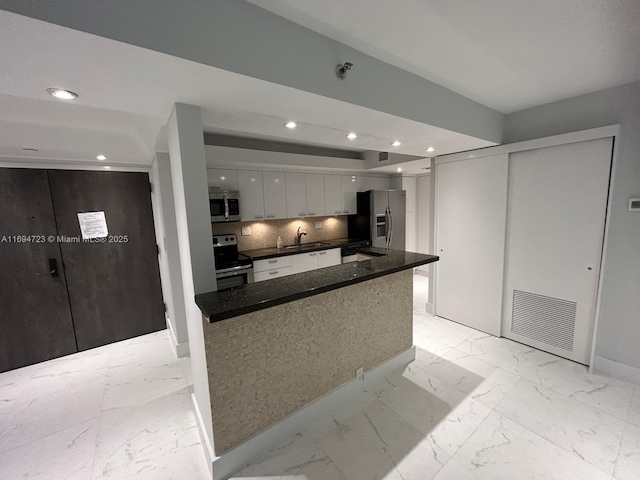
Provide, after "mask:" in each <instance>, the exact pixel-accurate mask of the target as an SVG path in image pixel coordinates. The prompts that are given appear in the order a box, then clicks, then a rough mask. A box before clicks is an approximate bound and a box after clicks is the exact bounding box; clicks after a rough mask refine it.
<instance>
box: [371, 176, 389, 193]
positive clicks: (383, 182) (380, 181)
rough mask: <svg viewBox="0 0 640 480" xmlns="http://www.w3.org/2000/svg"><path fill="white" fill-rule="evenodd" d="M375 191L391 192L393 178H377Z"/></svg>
mask: <svg viewBox="0 0 640 480" xmlns="http://www.w3.org/2000/svg"><path fill="white" fill-rule="evenodd" d="M374 182H375V188H374V190H389V189H390V188H391V178H389V177H375V180H374Z"/></svg>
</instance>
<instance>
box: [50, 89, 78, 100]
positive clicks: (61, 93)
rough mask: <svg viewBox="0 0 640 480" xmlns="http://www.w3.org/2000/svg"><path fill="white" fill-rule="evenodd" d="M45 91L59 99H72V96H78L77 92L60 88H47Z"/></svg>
mask: <svg viewBox="0 0 640 480" xmlns="http://www.w3.org/2000/svg"><path fill="white" fill-rule="evenodd" d="M47 92H49V95H53V96H54V97H56V98H59V99H60V100H73V99H74V98H78V94H77V93H73V92H70V91H69V90H64V89H62V88H47Z"/></svg>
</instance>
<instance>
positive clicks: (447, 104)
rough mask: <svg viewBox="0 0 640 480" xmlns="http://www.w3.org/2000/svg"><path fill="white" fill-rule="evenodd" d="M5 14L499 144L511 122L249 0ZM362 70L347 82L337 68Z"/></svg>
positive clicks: (24, 9)
mask: <svg viewBox="0 0 640 480" xmlns="http://www.w3.org/2000/svg"><path fill="white" fill-rule="evenodd" d="M0 8H1V9H4V10H7V11H10V12H14V13H18V14H22V15H26V16H29V17H33V18H37V19H40V20H44V21H46V22H50V23H55V24H58V25H63V26H66V27H69V28H73V29H76V30H81V31H85V32H88V33H92V34H95V35H99V36H102V37H106V38H111V39H114V40H118V41H121V42H124V43H129V44H132V45H137V46H140V47H143V48H148V49H150V50H155V51H158V52H163V53H167V54H169V55H174V56H177V57H181V58H185V59H188V60H192V61H195V62H198V63H202V64H205V65H211V66H214V67H217V68H221V69H223V70H228V71H231V72H235V73H239V74H242V75H247V76H250V77H254V78H259V79H262V80H266V81H269V82H273V83H277V84H281V85H286V86H289V87H293V88H297V89H299V90H303V91H306V92H311V93H315V94H318V95H322V96H326V97H329V98H334V99H337V100H342V101H345V102H349V103H353V104H355V105H360V106H363V107H367V108H371V109H374V110H379V111H382V112H386V113H389V114H392V115H397V116H399V117H403V118H408V119H411V120H415V121H418V122H422V123H426V124H429V125H434V126H438V127H441V128H445V129H448V130H453V131H456V132H460V133H463V134H466V135H471V136H473V137H477V138H482V139H484V140H488V141H493V142H500V138H501V136H502V122H503V119H504V116H503V115H502V114H500V113H498V112H496V111H495V110H492V109H490V108H488V107H486V106H484V105H481V104H479V103H477V102H474V101H472V100H470V99H468V98H466V97H464V96H462V95H460V94H457V93H455V92H452V91H451V90H448V89H446V88H444V87H442V86H440V85H437V84H435V83H433V82H430V81H428V80H426V79H424V78H422V77H419V76H417V75H414V74H412V73H409V72H407V71H405V70H402V69H400V68H397V67H394V66H392V65H389V64H388V63H385V62H382V61H380V60H377V59H375V58H373V57H370V56H369V55H365V54H364V53H362V52H359V51H357V50H355V49H353V48H350V47H347V46H346V45H344V44H342V43H339V42H337V41H335V40H332V39H330V38H328V37H325V36H323V35H320V34H318V33H316V32H314V31H312V30H309V29H307V28H304V27H302V26H300V25H298V24H296V23H294V22H291V21H289V20H286V19H284V18H282V17H279V16H278V15H275V14H273V13H271V12H268V11H267V10H264V9H262V8H259V7H257V6H255V5H253V4H250V3H248V2H244V1H241V0H208V1H190V2H178V1H175V0H136V1H130V0H109V1H104V0H61V1H56V2H43V1H42V0H0ZM345 61H348V62H352V63H353V64H354V67H353V70H351V71H350V72H349V75H348V77H347V78H346V79H345V80H338V79H337V78H336V75H335V67H336V65H337V64H338V63H344V62H345Z"/></svg>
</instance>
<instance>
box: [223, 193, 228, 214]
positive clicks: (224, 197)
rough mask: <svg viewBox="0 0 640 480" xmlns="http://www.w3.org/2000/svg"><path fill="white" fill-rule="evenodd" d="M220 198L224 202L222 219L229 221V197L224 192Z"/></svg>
mask: <svg viewBox="0 0 640 480" xmlns="http://www.w3.org/2000/svg"><path fill="white" fill-rule="evenodd" d="M222 198H223V200H224V218H225V220H229V195H227V193H226V192H225V193H223V194H222Z"/></svg>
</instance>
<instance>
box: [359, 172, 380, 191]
mask: <svg viewBox="0 0 640 480" xmlns="http://www.w3.org/2000/svg"><path fill="white" fill-rule="evenodd" d="M356 186H357V189H358V191H359V192H367V191H369V190H375V189H376V177H369V176H365V175H358V177H357V178H356Z"/></svg>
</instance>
